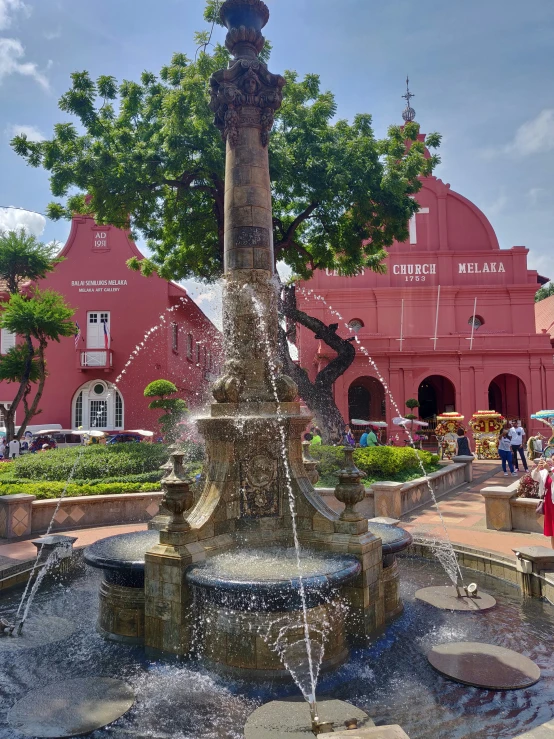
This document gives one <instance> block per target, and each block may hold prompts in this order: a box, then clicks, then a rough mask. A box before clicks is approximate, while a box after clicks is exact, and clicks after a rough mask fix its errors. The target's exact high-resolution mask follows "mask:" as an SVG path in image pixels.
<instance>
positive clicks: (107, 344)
mask: <svg viewBox="0 0 554 739" xmlns="http://www.w3.org/2000/svg"><path fill="white" fill-rule="evenodd" d="M102 325H103V326H104V349H106V350H108V349H109V348H110V337H109V335H108V329H107V328H106V323H105V322H104V323H103V324H102Z"/></svg>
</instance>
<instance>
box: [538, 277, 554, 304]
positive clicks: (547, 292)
mask: <svg viewBox="0 0 554 739" xmlns="http://www.w3.org/2000/svg"><path fill="white" fill-rule="evenodd" d="M551 295H554V282H549V283H547V284H546V285H543V286H542V287H541V288H539V289H538V290H537V292H536V293H535V303H539V302H540V301H541V300H544V299H545V298H549V297H550V296H551Z"/></svg>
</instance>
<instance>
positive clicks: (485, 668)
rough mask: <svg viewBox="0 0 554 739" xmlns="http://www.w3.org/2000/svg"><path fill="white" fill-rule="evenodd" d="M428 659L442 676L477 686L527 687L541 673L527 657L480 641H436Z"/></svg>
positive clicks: (499, 688) (497, 687)
mask: <svg viewBox="0 0 554 739" xmlns="http://www.w3.org/2000/svg"><path fill="white" fill-rule="evenodd" d="M428 659H429V662H430V663H431V664H432V665H433V667H434V668H435V669H436V670H438V671H439V672H441V673H442V674H443V675H446V677H449V678H451V679H452V680H457V681H458V682H461V683H464V684H465V685H474V686H475V687H477V688H489V689H491V690H517V689H520V688H528V687H529V686H530V685H534V684H535V683H536V682H537V681H538V680H539V679H540V676H541V671H540V669H539V668H538V667H537V665H536V664H535V663H534V662H532V661H531V660H530V659H529V658H528V657H525V656H524V655H522V654H519V653H518V652H514V651H513V650H512V649H505V648H504V647H497V646H495V645H494V644H484V643H482V642H454V643H450V644H438V645H437V646H436V647H433V648H432V649H431V650H430V652H429V654H428Z"/></svg>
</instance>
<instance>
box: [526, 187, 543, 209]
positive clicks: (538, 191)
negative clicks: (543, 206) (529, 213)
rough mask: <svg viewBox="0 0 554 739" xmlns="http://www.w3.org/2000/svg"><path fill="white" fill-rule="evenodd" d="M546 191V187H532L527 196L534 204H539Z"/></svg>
mask: <svg viewBox="0 0 554 739" xmlns="http://www.w3.org/2000/svg"><path fill="white" fill-rule="evenodd" d="M544 193H546V190H545V189H544V187H532V188H531V189H530V190H529V192H528V193H527V197H528V198H529V200H530V201H531V203H533V205H537V203H538V202H539V200H541V198H542V197H543V194H544Z"/></svg>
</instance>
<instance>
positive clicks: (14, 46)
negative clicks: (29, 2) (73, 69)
mask: <svg viewBox="0 0 554 739" xmlns="http://www.w3.org/2000/svg"><path fill="white" fill-rule="evenodd" d="M0 2H2V0H0ZM24 56H25V49H24V48H23V44H22V43H21V41H19V39H15V38H0V84H1V83H2V80H3V79H4V77H8V76H9V75H11V74H21V75H23V76H24V77H32V79H34V80H35V82H37V83H38V84H39V85H40V86H41V87H42V88H44V89H45V90H48V89H49V87H50V84H49V82H48V79H47V78H46V77H45V75H44V74H43V73H42V72H41V71H40V70H39V68H38V66H37V65H36V64H35V63H34V62H22V61H21V59H22V58H23V57H24Z"/></svg>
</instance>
